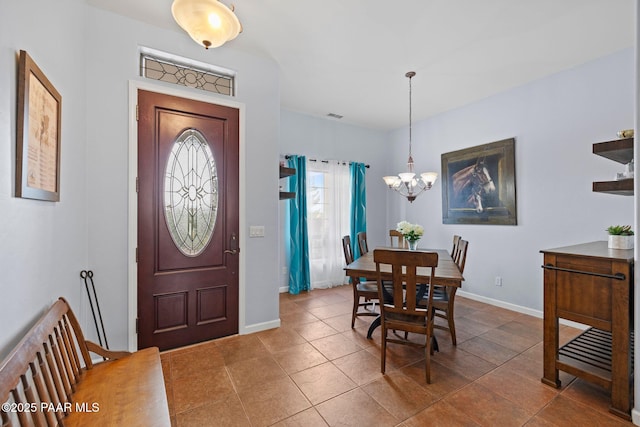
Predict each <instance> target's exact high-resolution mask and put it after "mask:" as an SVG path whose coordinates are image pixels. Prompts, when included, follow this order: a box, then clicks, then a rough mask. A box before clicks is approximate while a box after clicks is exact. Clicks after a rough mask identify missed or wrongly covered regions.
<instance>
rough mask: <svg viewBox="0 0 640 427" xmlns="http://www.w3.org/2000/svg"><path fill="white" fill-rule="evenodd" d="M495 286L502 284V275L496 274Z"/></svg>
mask: <svg viewBox="0 0 640 427" xmlns="http://www.w3.org/2000/svg"><path fill="white" fill-rule="evenodd" d="M496 286H502V277H501V276H496Z"/></svg>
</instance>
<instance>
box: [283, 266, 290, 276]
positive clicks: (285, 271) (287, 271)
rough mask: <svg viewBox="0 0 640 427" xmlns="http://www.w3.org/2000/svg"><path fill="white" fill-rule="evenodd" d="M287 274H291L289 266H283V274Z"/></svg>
mask: <svg viewBox="0 0 640 427" xmlns="http://www.w3.org/2000/svg"><path fill="white" fill-rule="evenodd" d="M287 274H289V269H288V268H287V267H282V275H283V276H286V275H287Z"/></svg>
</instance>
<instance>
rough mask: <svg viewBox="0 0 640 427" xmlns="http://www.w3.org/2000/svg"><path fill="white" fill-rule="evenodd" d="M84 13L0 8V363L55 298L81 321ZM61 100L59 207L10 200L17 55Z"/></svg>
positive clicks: (63, 1)
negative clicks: (35, 69)
mask: <svg viewBox="0 0 640 427" xmlns="http://www.w3.org/2000/svg"><path fill="white" fill-rule="evenodd" d="M84 22H85V8H84V7H83V6H82V3H80V2H79V1H77V0H60V1H56V2H51V1H46V0H29V1H2V2H0V70H2V71H0V141H2V143H1V144H0V163H1V166H0V170H1V171H2V172H1V173H0V211H1V212H2V215H1V216H0V218H2V220H1V221H0V242H2V243H1V246H0V271H1V272H2V275H1V277H2V278H1V279H0V325H1V327H0V359H1V358H2V357H3V356H4V355H6V353H8V351H9V350H10V348H11V347H12V346H13V345H14V344H16V343H17V341H19V339H20V336H21V335H22V334H23V333H24V332H26V331H27V330H28V329H29V327H30V326H31V324H32V323H33V321H34V320H35V319H37V318H38V317H39V316H40V315H41V314H42V312H43V311H44V310H45V309H47V308H48V307H49V306H50V305H51V303H53V301H54V300H56V299H57V298H58V297H59V296H64V297H66V298H67V299H68V301H69V302H70V304H71V305H72V306H73V307H74V308H75V311H76V313H77V314H79V315H80V314H81V311H82V308H81V305H82V304H81V300H83V298H82V297H81V295H82V287H81V281H80V271H81V270H83V269H86V268H87V251H88V247H87V212H86V211H87V209H86V192H87V185H86V171H87V167H86V163H85V160H86V153H87V141H86V139H85V129H86V103H85V97H84V91H83V87H84V81H85V74H84V61H85V54H84V41H83V36H82V34H83V32H84ZM21 49H22V50H26V51H27V53H29V55H30V56H31V57H32V58H33V60H34V61H35V62H36V64H37V65H38V66H39V67H40V68H41V69H42V71H43V72H44V73H45V75H46V76H47V77H48V78H49V80H50V81H51V83H52V84H53V85H54V86H55V88H56V89H57V90H58V92H60V93H61V94H62V141H61V161H60V164H61V173H60V180H61V182H60V202H57V203H55V202H45V201H37V200H29V199H19V198H15V197H14V194H15V191H14V188H15V187H14V184H15V158H16V157H15V154H16V102H17V101H16V100H17V68H18V67H17V64H18V61H17V55H18V52H19V51H20V50H21Z"/></svg>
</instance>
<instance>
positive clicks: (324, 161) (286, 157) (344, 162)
mask: <svg viewBox="0 0 640 427" xmlns="http://www.w3.org/2000/svg"><path fill="white" fill-rule="evenodd" d="M290 157H291V156H290V155H288V154H287V155H286V156H284V158H285V159H289V158H290ZM309 161H310V162H322V163H329V160H316V159H309ZM336 161H337V162H338V163H342V164H343V165H344V164H346V163H347V162H346V161H340V160H336ZM348 163H349V164H352V163H353V162H351V161H349V162H348ZM364 167H365V168H367V169H369V168H370V166H369V165H364Z"/></svg>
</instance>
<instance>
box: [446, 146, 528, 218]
mask: <svg viewBox="0 0 640 427" xmlns="http://www.w3.org/2000/svg"><path fill="white" fill-rule="evenodd" d="M517 219H518V215H517V210H516V174H515V139H514V138H510V139H505V140H502V141H497V142H492V143H489V144H484V145H479V146H476V147H471V148H466V149H464V150H458V151H453V152H451V153H445V154H443V155H442V223H443V224H491V225H517V223H518V222H517Z"/></svg>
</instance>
